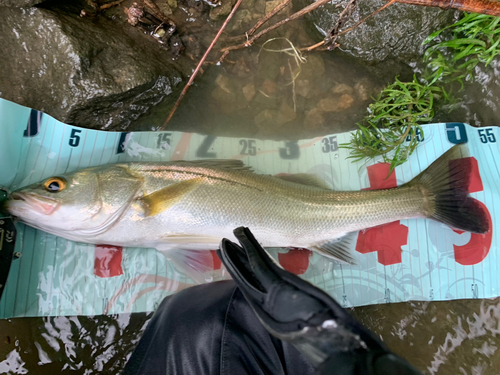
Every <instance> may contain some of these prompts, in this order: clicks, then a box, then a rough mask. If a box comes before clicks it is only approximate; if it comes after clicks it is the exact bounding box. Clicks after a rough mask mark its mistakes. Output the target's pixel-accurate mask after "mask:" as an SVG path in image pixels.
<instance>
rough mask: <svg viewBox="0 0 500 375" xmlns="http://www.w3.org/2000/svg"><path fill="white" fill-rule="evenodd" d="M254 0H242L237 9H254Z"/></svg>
mask: <svg viewBox="0 0 500 375" xmlns="http://www.w3.org/2000/svg"><path fill="white" fill-rule="evenodd" d="M254 5H255V0H243V1H242V2H241V5H240V8H239V9H252V10H253V8H254Z"/></svg>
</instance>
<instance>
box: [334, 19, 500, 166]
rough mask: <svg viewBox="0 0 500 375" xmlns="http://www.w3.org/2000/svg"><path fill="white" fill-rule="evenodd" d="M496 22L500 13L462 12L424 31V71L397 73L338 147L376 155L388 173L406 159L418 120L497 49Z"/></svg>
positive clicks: (429, 115) (428, 116)
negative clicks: (403, 76)
mask: <svg viewBox="0 0 500 375" xmlns="http://www.w3.org/2000/svg"><path fill="white" fill-rule="evenodd" d="M499 24H500V18H499V17H493V16H487V15H482V14H475V13H470V14H468V13H464V15H463V17H462V18H461V19H460V20H459V21H458V22H456V23H454V24H453V25H450V26H447V27H445V28H444V29H441V30H439V31H436V32H434V33H432V34H431V35H429V37H428V38H427V39H426V40H425V41H424V45H428V47H427V49H426V51H425V53H424V57H423V60H424V63H426V68H425V69H424V71H423V73H422V74H421V75H420V76H419V77H418V78H417V76H414V77H413V81H411V82H401V81H400V80H399V79H398V78H396V80H395V82H394V83H392V84H390V85H388V86H387V87H386V88H385V89H384V90H382V92H381V93H380V95H379V96H378V97H377V98H376V99H375V101H374V102H373V103H372V104H370V105H369V107H368V115H367V116H366V117H365V119H364V120H363V121H362V122H360V123H358V126H359V130H357V131H356V132H354V133H353V136H352V138H351V141H350V143H347V144H343V145H342V146H341V147H344V148H347V149H349V150H350V158H353V159H354V160H355V161H359V160H363V159H372V158H374V157H377V156H380V155H381V156H383V158H384V160H385V161H386V162H389V163H390V164H391V167H390V171H391V172H392V170H393V169H394V168H395V167H396V166H398V165H401V164H402V163H404V162H405V161H406V160H408V156H409V155H411V153H412V152H413V151H414V150H415V148H416V147H417V145H418V142H419V139H418V137H417V134H420V135H421V137H422V138H423V130H422V128H421V127H420V125H421V124H425V123H429V122H431V121H432V119H433V117H434V103H435V101H438V100H439V101H444V102H447V103H451V102H453V101H454V97H453V91H454V88H456V86H457V85H456V83H458V84H459V85H460V88H459V91H460V90H462V89H463V87H464V80H467V79H469V80H471V79H473V72H474V69H475V67H476V66H477V65H478V64H479V63H483V64H485V65H488V64H489V63H491V61H493V59H495V58H496V57H497V56H498V55H499V54H500V25H499ZM419 132H420V133H419Z"/></svg>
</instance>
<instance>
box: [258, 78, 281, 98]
mask: <svg viewBox="0 0 500 375" xmlns="http://www.w3.org/2000/svg"><path fill="white" fill-rule="evenodd" d="M260 90H261V91H262V92H263V93H264V95H266V96H273V95H274V94H276V92H277V91H278V86H277V85H276V82H274V81H271V80H269V79H266V80H265V81H264V82H263V83H262V85H261V86H260Z"/></svg>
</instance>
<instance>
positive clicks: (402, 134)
mask: <svg viewBox="0 0 500 375" xmlns="http://www.w3.org/2000/svg"><path fill="white" fill-rule="evenodd" d="M441 95H442V91H441V89H440V88H439V87H436V86H431V85H426V84H421V83H420V82H419V81H418V79H417V77H416V76H414V77H413V81H411V82H401V81H400V80H399V79H398V78H396V81H395V82H394V83H392V84H390V85H389V86H387V87H386V88H385V89H384V90H382V92H381V93H380V95H379V96H378V98H377V99H376V100H375V102H374V103H372V104H370V106H369V107H368V112H369V115H368V116H367V117H366V118H365V121H364V122H363V123H360V124H358V126H359V128H360V129H359V130H358V131H357V132H355V133H354V135H353V137H352V138H351V142H350V143H349V144H347V145H344V147H347V148H349V149H350V151H351V155H350V158H353V159H355V161H359V160H362V159H365V158H368V159H371V158H374V157H376V156H378V155H382V156H383V157H384V160H385V161H386V162H390V163H391V168H390V170H391V171H392V170H393V169H394V168H395V167H396V166H398V165H400V164H402V163H403V162H404V161H405V160H406V159H407V158H408V155H410V154H411V153H412V152H413V150H414V149H415V148H416V147H417V145H418V140H419V137H417V135H419V134H422V135H423V131H422V128H421V127H420V125H421V124H425V123H428V122H430V121H431V120H432V118H433V116H434V110H433V104H434V100H436V99H438V98H440V96H441Z"/></svg>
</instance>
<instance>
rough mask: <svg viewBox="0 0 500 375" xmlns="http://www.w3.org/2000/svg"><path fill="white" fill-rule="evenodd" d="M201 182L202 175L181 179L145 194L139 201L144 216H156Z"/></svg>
mask: <svg viewBox="0 0 500 375" xmlns="http://www.w3.org/2000/svg"><path fill="white" fill-rule="evenodd" d="M201 182H202V178H201V177H200V178H193V179H190V180H185V181H181V182H178V183H175V184H172V185H169V186H167V187H164V188H163V189H160V190H157V191H155V192H154V193H151V194H149V195H145V196H144V197H141V198H139V199H138V200H137V201H138V203H139V204H140V205H141V206H142V208H143V209H144V216H146V217H147V216H155V215H158V214H160V213H162V212H163V211H165V210H167V209H168V208H170V207H172V206H173V205H174V204H176V203H177V202H179V201H180V200H181V199H182V197H183V196H184V195H186V194H187V193H189V192H191V191H192V190H194V189H196V188H197V187H198V186H199V185H200V183H201Z"/></svg>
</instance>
